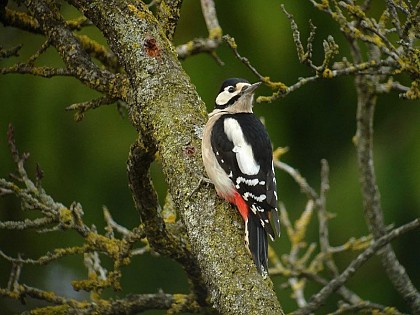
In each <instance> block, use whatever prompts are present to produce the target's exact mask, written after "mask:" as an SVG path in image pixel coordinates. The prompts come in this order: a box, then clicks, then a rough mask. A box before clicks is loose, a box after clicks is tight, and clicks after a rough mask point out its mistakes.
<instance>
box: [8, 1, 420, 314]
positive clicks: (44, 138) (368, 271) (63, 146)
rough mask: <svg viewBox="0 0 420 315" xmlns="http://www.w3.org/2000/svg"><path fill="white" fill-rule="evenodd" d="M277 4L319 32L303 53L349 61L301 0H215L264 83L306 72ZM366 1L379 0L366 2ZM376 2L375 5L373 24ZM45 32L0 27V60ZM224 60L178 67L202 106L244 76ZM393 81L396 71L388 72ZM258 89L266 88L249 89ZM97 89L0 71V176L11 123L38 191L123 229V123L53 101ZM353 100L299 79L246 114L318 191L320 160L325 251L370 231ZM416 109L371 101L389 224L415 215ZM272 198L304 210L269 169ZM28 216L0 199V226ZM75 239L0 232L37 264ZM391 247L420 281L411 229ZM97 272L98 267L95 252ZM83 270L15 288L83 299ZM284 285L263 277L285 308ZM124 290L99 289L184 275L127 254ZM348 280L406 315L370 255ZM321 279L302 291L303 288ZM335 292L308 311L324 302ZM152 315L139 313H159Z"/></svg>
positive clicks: (29, 277)
mask: <svg viewBox="0 0 420 315" xmlns="http://www.w3.org/2000/svg"><path fill="white" fill-rule="evenodd" d="M184 2H185V3H184V4H183V7H182V16H181V20H180V23H179V26H178V28H177V32H176V36H175V43H176V44H182V43H185V42H187V41H189V40H191V39H192V38H195V37H205V36H207V30H206V27H205V23H204V21H203V18H202V15H201V8H200V2H199V1H184ZM281 3H284V4H285V6H286V9H287V10H288V11H289V12H290V13H292V14H293V15H294V16H295V18H296V21H297V22H298V24H299V27H300V30H301V35H302V39H303V41H304V44H306V38H307V36H308V32H309V31H308V29H309V24H308V20H309V19H311V20H312V21H313V23H314V24H315V25H316V26H317V27H318V29H317V36H316V41H315V44H314V49H315V52H314V60H315V62H316V63H318V64H319V63H321V62H322V52H323V50H322V40H323V39H325V38H326V37H327V36H328V35H330V34H332V35H333V36H334V38H335V40H336V42H337V43H338V44H339V45H340V56H339V58H341V57H343V56H349V53H348V46H347V44H346V42H345V41H344V39H343V37H342V36H341V34H340V33H339V31H338V28H337V26H336V25H335V24H334V23H333V22H331V21H330V19H329V18H328V17H327V16H326V15H324V14H322V13H320V12H318V11H316V10H315V9H314V8H313V7H312V6H311V5H310V4H309V2H308V1H294V0H288V1H274V0H267V1H238V0H235V1H216V6H217V11H218V17H219V22H220V24H221V26H222V28H223V31H224V33H225V34H230V35H232V36H233V37H235V39H236V42H237V44H238V45H239V52H240V53H241V54H242V55H243V56H246V57H247V58H248V59H249V60H250V61H251V63H252V64H253V65H254V66H255V67H256V68H257V69H258V70H259V71H260V73H261V74H263V75H267V76H270V77H271V78H272V79H273V80H281V81H282V82H284V83H286V84H293V83H295V82H296V81H297V79H298V78H299V77H305V76H310V75H312V73H311V72H310V71H309V70H308V69H307V68H306V67H305V66H303V65H300V64H299V62H298V58H297V55H296V51H295V46H294V44H293V41H292V34H291V30H290V25H289V22H288V20H287V18H286V17H285V16H284V14H283V13H282V12H281V10H280V4H281ZM374 5H377V2H374ZM381 9H382V7H381V6H380V5H379V6H378V7H374V8H373V12H375V14H376V15H375V14H374V15H375V17H376V18H377V17H378V15H379V13H380V11H381ZM62 10H63V13H64V15H65V16H66V17H70V16H74V15H75V14H76V12H75V10H74V9H73V8H71V7H68V6H63V9H62ZM82 33H84V34H88V35H91V36H93V37H94V38H96V39H97V40H99V41H100V42H102V43H105V41H104V39H103V38H102V37H101V35H100V33H99V31H97V30H95V29H94V28H93V27H91V28H87V29H86V30H83V31H82ZM43 41H44V39H43V38H42V37H41V36H39V35H32V34H28V33H25V32H21V31H19V30H17V29H14V28H4V27H3V26H1V27H0V45H1V46H3V47H5V48H10V47H13V46H14V45H17V44H20V43H22V44H23V45H24V46H23V48H22V50H21V56H20V57H19V58H9V59H8V60H1V61H0V66H2V67H7V66H8V65H11V64H13V63H15V62H18V61H20V62H24V61H25V60H27V58H28V57H29V56H31V54H33V53H34V52H35V51H36V49H38V47H39V45H40V44H41V43H43ZM217 54H218V56H219V57H220V58H221V60H223V62H224V64H225V65H224V66H219V65H218V64H217V63H216V62H215V60H214V59H213V58H212V57H211V56H209V55H207V54H202V55H198V56H194V57H190V58H188V59H187V60H186V61H184V62H183V66H184V69H185V70H186V72H187V73H188V74H189V75H190V77H191V80H192V82H193V83H194V84H195V85H196V87H197V91H198V93H199V95H200V96H201V97H202V99H203V100H204V101H205V103H206V104H207V105H208V110H209V111H210V110H211V109H212V106H213V103H214V98H215V96H216V93H217V91H218V89H219V86H220V84H221V82H222V81H223V80H224V79H225V78H227V77H243V78H247V79H248V80H249V81H251V82H253V81H256V78H255V77H254V76H253V74H252V73H251V72H250V71H249V70H248V69H247V68H246V67H245V66H244V65H243V64H242V63H240V62H239V61H238V60H237V59H235V57H234V56H233V53H232V51H231V50H230V49H229V48H227V47H226V45H222V46H221V47H220V48H219V49H218V50H217ZM37 64H40V65H42V64H43V65H53V66H60V65H62V63H61V61H60V60H59V58H58V56H57V54H56V53H55V51H54V50H53V49H51V48H50V49H49V50H48V51H47V53H46V54H44V55H43V56H42V57H41V58H40V60H39V61H38V63H37ZM398 79H400V80H402V81H403V82H404V80H406V78H404V77H402V78H398ZM257 94H258V95H269V94H271V91H270V90H269V89H267V88H265V87H262V88H260V90H259V91H258V92H257ZM95 97H98V94H97V93H96V92H94V91H91V90H89V89H87V88H86V87H84V86H83V85H82V84H81V83H80V82H78V81H77V80H75V79H71V78H53V79H42V78H36V77H32V76H29V75H2V76H0V104H1V105H0V112H1V114H0V177H3V178H4V177H7V176H8V174H9V173H10V172H13V171H14V170H15V166H14V165H13V163H12V161H11V157H10V154H9V150H8V147H7V141H6V132H7V126H8V124H9V123H12V124H13V125H14V127H15V134H16V141H17V145H18V148H19V149H20V151H21V152H30V153H31V158H30V160H29V161H28V163H27V169H28V171H29V173H31V174H32V175H33V174H34V173H35V165H36V163H39V165H40V166H41V168H42V169H43V171H44V173H45V177H44V179H43V186H44V188H45V189H46V190H47V192H48V193H49V194H50V195H51V196H53V197H54V198H55V200H56V201H59V202H62V203H64V204H65V205H67V206H69V205H70V204H71V203H72V202H73V201H78V202H80V203H81V204H82V205H83V209H84V212H85V217H84V218H85V222H86V223H88V224H95V226H96V227H97V228H98V230H99V231H103V227H104V220H103V214H102V207H103V205H106V206H107V207H108V208H109V209H110V211H111V213H112V215H113V217H114V219H115V220H116V221H117V222H119V223H120V224H122V225H124V226H126V227H128V228H132V227H134V226H136V225H137V224H138V215H137V212H136V210H135V209H134V206H133V202H132V199H131V195H130V192H129V189H128V186H127V175H126V160H127V155H128V150H129V146H130V144H131V143H132V142H133V141H134V140H135V137H136V132H135V130H134V128H133V127H132V126H131V124H130V122H129V120H128V119H127V118H126V117H122V116H121V115H120V114H119V113H118V112H117V110H116V108H115V106H108V107H101V108H99V109H96V110H94V111H89V112H88V113H87V114H86V116H85V118H84V119H83V121H81V122H79V123H77V122H75V121H74V120H73V114H72V113H71V112H66V111H65V110H64V108H65V107H66V106H68V105H70V104H73V103H77V102H83V101H88V100H90V99H92V98H95ZM355 111H356V95H355V90H354V85H353V80H352V78H339V79H334V80H324V81H320V82H317V83H314V84H310V85H307V86H305V87H304V88H302V89H300V90H298V91H297V92H295V93H293V94H291V95H289V96H288V97H287V98H285V99H281V100H278V101H276V102H274V103H272V104H258V105H257V106H256V107H255V112H256V114H257V115H259V116H262V117H264V118H265V124H266V126H267V129H268V131H269V134H270V136H271V139H272V142H273V145H274V147H278V146H281V147H286V146H287V147H289V152H288V153H287V154H286V155H285V156H284V157H283V160H284V161H285V162H287V163H289V164H290V165H292V166H293V167H295V168H297V169H299V170H300V171H301V173H302V174H303V175H304V176H305V177H306V178H307V179H308V181H309V183H310V184H311V185H312V186H313V187H315V188H317V189H318V187H319V171H320V160H321V159H323V158H325V159H327V160H328V162H329V164H330V173H331V175H330V186H331V189H330V192H329V194H328V204H327V205H328V210H329V211H330V212H333V213H335V214H336V215H337V216H336V218H335V219H333V220H332V221H331V222H330V236H331V243H332V245H339V244H342V243H343V242H345V241H346V240H347V239H349V238H350V237H352V236H354V237H359V236H362V235H366V234H367V233H368V231H367V228H366V224H365V220H364V218H363V214H362V206H361V197H360V188H359V180H358V172H357V165H356V155H355V150H354V147H353V145H352V142H351V139H352V136H353V135H354V133H355ZM419 121H420V104H419V102H414V101H411V102H409V101H403V100H400V99H399V98H398V95H397V94H396V93H391V94H387V95H381V96H380V97H379V99H378V106H377V112H376V120H375V162H376V172H377V178H378V183H379V187H380V189H381V196H382V205H383V209H384V212H385V213H384V214H385V220H386V224H395V225H400V224H403V223H406V222H408V221H409V220H412V219H413V218H415V217H418V216H419V215H420V123H419ZM152 171H153V177H154V178H155V183H156V186H157V188H158V190H159V197H160V198H161V200H162V199H163V198H164V197H165V194H166V190H165V184H164V178H162V176H161V172H160V170H159V165H154V166H153V170H152ZM277 179H278V183H279V184H278V194H279V196H280V199H281V201H282V202H284V203H285V205H286V208H287V209H288V211H289V215H290V217H291V218H292V219H296V218H297V217H298V216H299V215H300V213H301V212H302V210H303V209H304V206H305V203H306V198H305V196H304V195H303V194H301V193H300V191H299V188H298V187H297V186H296V184H295V183H294V182H293V180H291V178H289V177H288V175H287V174H285V173H283V172H280V171H278V172H277ZM26 217H33V214H31V213H22V212H21V211H20V210H19V202H18V201H17V200H16V199H15V198H13V197H11V196H5V197H2V198H1V199H0V219H1V220H22V219H24V218H26ZM316 224H317V223H316V221H315V220H314V222H313V223H312V225H311V231H310V236H309V239H308V241H309V242H312V241H316V237H317V226H316ZM285 235H286V234H285V233H283V237H282V239H281V240H280V241H278V242H277V243H276V244H275V248H276V250H277V252H278V253H279V254H280V255H281V254H282V253H287V252H288V250H289V245H288V241H287V239H286V237H285ZM80 241H81V240H80V237H79V236H78V235H76V233H71V232H66V233H55V234H37V233H35V232H32V231H28V232H10V231H0V249H1V250H3V251H4V252H5V253H7V254H9V255H12V256H16V255H17V254H18V253H22V254H24V256H25V257H31V258H35V257H38V256H40V255H42V254H43V253H45V251H46V250H51V249H53V248H54V247H63V246H68V245H72V244H80ZM393 246H394V248H395V250H396V252H397V254H398V256H399V258H400V260H401V262H402V263H403V265H404V266H405V267H406V268H407V270H408V273H409V275H410V276H411V278H412V280H413V282H414V284H415V285H416V287H418V288H420V268H419V266H420V234H419V232H414V233H410V234H408V235H405V236H403V237H401V238H399V239H398V240H397V241H395V242H394V243H393ZM355 255H356V254H355V253H347V254H342V255H338V256H337V263H338V265H339V266H340V268H341V269H343V268H345V266H347V264H348V263H349V262H350V260H351V259H352V258H353V257H355ZM104 264H105V265H106V266H109V261H107V260H106V259H104ZM9 272H10V264H8V263H6V262H5V261H4V260H0V286H1V287H5V286H6V285H7V281H8V276H9ZM85 277H86V269H85V268H84V267H83V261H82V258H81V257H68V258H65V259H62V260H60V261H59V262H57V263H54V264H51V265H49V266H48V267H26V268H24V269H23V274H22V277H21V280H22V282H25V283H28V284H30V285H33V286H37V287H40V288H43V289H47V290H55V291H58V292H59V293H61V294H64V295H66V296H69V297H76V298H86V297H87V296H86V294H83V293H78V292H74V291H73V290H72V288H71V284H70V282H71V280H73V279H83V278H85ZM283 282H284V279H281V278H275V279H274V283H275V289H276V292H277V294H278V296H279V299H280V302H281V303H282V305H283V307H284V310H285V311H286V312H289V311H292V310H294V309H295V308H296V304H295V302H294V301H293V300H292V299H291V298H290V289H284V288H282V286H281V284H282V283H283ZM122 284H123V291H122V292H118V293H113V292H111V291H109V292H108V291H107V292H105V294H106V295H112V296H123V295H125V294H127V293H153V292H157V291H158V290H159V289H162V290H163V291H165V292H168V293H172V292H176V293H179V292H185V293H186V292H188V284H187V279H186V277H185V275H184V273H183V271H182V268H181V267H180V266H179V265H177V264H176V263H174V262H172V261H171V260H169V259H166V258H164V257H157V256H153V255H150V254H145V255H143V256H141V257H136V258H134V259H133V263H132V264H131V265H130V266H128V267H126V268H125V274H124V276H123V279H122ZM348 287H349V288H351V289H352V290H354V291H355V292H356V293H358V294H359V295H360V296H361V297H362V298H364V299H367V300H371V301H374V302H378V303H382V304H385V305H394V306H397V307H398V308H399V309H400V310H401V311H406V312H408V311H409V310H408V309H407V308H406V307H405V306H404V305H403V303H402V300H401V298H400V297H399V296H398V294H397V293H396V292H395V291H394V289H393V287H392V286H391V285H390V284H389V281H388V280H386V279H385V276H384V271H383V268H382V266H381V264H380V262H379V259H378V258H377V257H374V258H373V259H371V260H370V261H369V262H368V263H367V264H366V265H364V266H363V268H361V269H360V270H359V271H358V272H357V274H356V275H355V276H354V277H353V278H352V279H351V280H350V281H349V283H348ZM319 288H320V287H319V286H317V285H310V286H309V292H316V291H317V290H319ZM335 302H336V300H335V299H329V300H328V305H327V306H326V307H325V308H324V309H323V310H322V311H321V312H320V313H319V314H322V313H325V312H327V311H328V310H333V309H334V304H335ZM33 305H35V304H34V302H33V301H30V300H28V305H27V306H22V305H20V304H18V303H16V302H14V301H11V300H9V299H4V298H0V310H2V314H8V313H15V312H20V311H22V310H24V309H26V308H27V307H32V306H33ZM161 313H162V312H157V311H156V312H148V314H161Z"/></svg>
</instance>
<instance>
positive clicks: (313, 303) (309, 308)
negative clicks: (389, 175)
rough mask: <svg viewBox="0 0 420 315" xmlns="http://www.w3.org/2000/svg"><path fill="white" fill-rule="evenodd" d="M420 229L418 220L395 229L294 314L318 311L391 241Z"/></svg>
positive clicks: (375, 243) (301, 314)
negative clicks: (332, 294)
mask: <svg viewBox="0 0 420 315" xmlns="http://www.w3.org/2000/svg"><path fill="white" fill-rule="evenodd" d="M419 227H420V219H416V220H414V221H411V222H409V223H407V224H405V225H402V226H400V227H398V228H396V229H393V230H392V231H391V232H389V233H387V234H385V235H384V236H382V237H380V238H379V239H377V240H376V241H375V242H374V243H373V244H372V245H371V246H369V247H368V248H367V249H366V250H365V251H363V252H362V253H361V254H360V255H358V256H357V258H356V259H354V260H353V261H352V262H351V263H350V264H349V266H348V267H347V268H346V269H345V270H344V271H343V272H342V273H341V274H340V275H339V276H337V277H336V278H334V279H333V280H331V281H330V282H329V283H328V285H326V286H325V287H323V288H322V289H321V290H320V291H319V292H318V293H317V294H315V295H313V296H312V297H311V299H310V301H309V302H308V304H307V305H306V306H305V307H303V308H301V309H299V310H297V311H295V312H293V313H292V314H293V315H304V314H310V313H312V312H313V311H315V310H316V309H318V308H319V306H320V305H322V304H323V303H325V301H326V299H327V298H328V297H329V296H330V295H331V293H333V292H334V291H336V290H337V289H338V288H339V287H341V286H342V285H343V284H344V283H345V282H347V280H348V279H350V278H351V277H352V276H353V275H354V274H355V273H356V271H357V270H358V269H359V268H360V267H361V266H362V265H363V264H364V263H365V262H366V261H367V260H369V259H370V258H371V257H372V256H373V255H374V254H376V253H377V252H378V251H379V250H380V249H381V248H383V247H384V246H385V245H387V244H389V243H390V242H391V241H393V240H394V239H396V238H397V237H399V236H401V235H403V234H405V233H407V232H409V231H412V230H415V229H418V228H419Z"/></svg>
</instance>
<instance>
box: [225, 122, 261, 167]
mask: <svg viewBox="0 0 420 315" xmlns="http://www.w3.org/2000/svg"><path fill="white" fill-rule="evenodd" d="M223 124H224V131H225V133H226V136H227V137H228V139H229V140H230V141H232V142H233V146H234V147H233V150H232V151H233V152H235V153H236V160H237V161H238V165H239V169H240V170H241V172H242V173H244V174H246V175H256V174H258V172H259V171H260V166H259V165H258V163H257V162H256V161H255V159H254V154H253V152H252V148H251V146H250V145H249V144H248V143H247V142H246V141H245V137H244V134H243V133H242V129H241V126H240V125H239V123H238V122H237V121H236V120H235V119H233V118H226V119H225V121H224V122H223Z"/></svg>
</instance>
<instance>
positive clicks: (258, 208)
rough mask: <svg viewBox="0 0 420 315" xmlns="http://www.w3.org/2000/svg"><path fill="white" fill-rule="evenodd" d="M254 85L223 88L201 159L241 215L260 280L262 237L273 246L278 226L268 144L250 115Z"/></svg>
mask: <svg viewBox="0 0 420 315" xmlns="http://www.w3.org/2000/svg"><path fill="white" fill-rule="evenodd" d="M259 84H260V83H255V84H250V83H249V82H248V81H246V80H244V79H237V78H232V79H228V80H225V81H224V82H223V84H222V87H221V89H220V91H219V94H218V96H217V98H216V104H215V109H214V111H213V112H211V113H210V114H209V120H208V122H207V124H206V127H205V129H204V134H203V144H202V154H203V162H204V166H205V169H206V172H207V174H208V176H209V178H210V180H211V181H212V182H213V183H214V185H215V188H216V191H217V193H218V194H219V195H220V196H221V197H223V198H224V199H226V200H227V201H229V202H230V203H233V204H235V205H236V206H237V208H238V210H239V212H240V214H241V215H242V217H243V219H244V221H245V242H246V245H247V246H248V248H249V250H250V252H251V254H252V257H253V260H254V262H255V264H256V266H257V269H258V270H259V272H260V273H261V274H262V275H263V276H266V275H267V270H268V266H267V259H268V258H267V248H268V241H267V234H268V235H269V236H270V237H271V239H273V240H274V238H275V237H276V236H279V235H280V223H279V216H278V211H277V192H276V179H275V175H274V168H273V158H272V146H271V142H270V139H269V136H268V134H267V131H266V130H265V127H264V126H263V124H262V123H261V122H260V120H259V119H258V118H257V117H256V116H255V115H254V114H253V112H252V105H253V98H254V91H255V89H256V88H257V87H258V86H259ZM270 219H271V220H270ZM270 221H271V222H272V223H273V225H274V229H273V227H272V225H271V223H270Z"/></svg>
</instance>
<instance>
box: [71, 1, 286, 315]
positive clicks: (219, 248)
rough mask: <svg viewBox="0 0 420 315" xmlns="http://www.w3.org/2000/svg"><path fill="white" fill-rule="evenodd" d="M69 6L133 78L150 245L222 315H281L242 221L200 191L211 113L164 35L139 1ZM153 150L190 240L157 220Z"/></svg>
mask: <svg viewBox="0 0 420 315" xmlns="http://www.w3.org/2000/svg"><path fill="white" fill-rule="evenodd" d="M71 2H72V4H73V5H74V6H75V7H77V8H78V9H79V10H80V11H81V12H83V13H84V14H85V15H86V16H87V17H88V18H89V19H90V20H92V21H93V23H94V24H95V25H96V26H97V27H98V28H99V29H100V30H101V31H102V32H103V34H104V36H105V37H106V38H107V40H108V43H109V45H110V47H111V49H112V50H113V51H114V52H115V53H116V54H117V56H118V59H119V62H120V64H121V65H122V66H123V67H124V69H125V71H126V72H127V75H128V79H129V82H130V84H129V89H128V93H127V95H126V101H127V103H128V104H129V106H130V117H131V120H132V123H133V125H134V126H135V127H136V129H137V130H138V133H139V141H138V142H137V143H136V144H135V145H134V146H133V149H132V151H131V155H130V161H129V177H130V182H131V188H132V190H133V194H134V198H135V200H136V204H137V207H138V208H139V211H140V215H141V217H142V218H143V222H144V221H147V220H150V221H148V222H154V223H153V225H151V226H149V227H146V234H147V236H148V239H149V242H150V243H151V244H152V246H154V247H155V248H154V249H155V250H156V251H158V252H161V253H164V254H167V255H169V256H171V257H173V258H174V259H176V260H177V261H180V262H181V263H182V264H183V265H184V268H185V270H186V271H187V273H188V275H189V277H190V278H191V279H192V281H193V283H194V285H195V292H196V293H197V295H199V296H198V301H201V303H205V302H204V300H205V298H206V295H207V296H208V297H209V298H210V304H211V305H212V306H213V307H214V308H215V309H216V310H217V311H219V312H220V313H223V314H257V313H261V314H281V313H282V310H281V307H280V305H279V302H278V300H277V297H276V295H275V293H274V291H273V290H272V288H271V282H265V281H264V280H263V279H262V277H261V276H260V275H259V274H258V273H257V272H256V269H255V267H254V266H253V264H252V260H251V258H250V256H249V255H248V254H247V253H246V251H245V247H244V245H243V239H242V236H241V235H242V231H241V230H242V226H241V225H242V223H241V220H240V217H239V216H238V215H237V214H236V212H235V211H233V210H232V209H231V208H230V207H229V206H228V205H227V204H226V203H224V202H221V201H220V199H219V198H218V197H217V196H216V194H215V192H214V189H212V187H207V186H205V185H200V182H201V178H202V176H204V171H203V167H202V162H201V155H200V152H201V149H200V145H201V140H200V137H199V136H198V133H199V132H197V131H199V130H200V128H202V126H203V125H204V123H205V121H206V110H205V106H204V104H203V102H202V101H201V100H200V97H199V96H198V95H197V92H196V90H195V87H194V86H193V85H192V84H191V82H190V80H189V77H188V76H187V74H186V73H185V71H184V70H183V69H182V67H181V65H180V63H179V61H178V58H177V56H176V53H175V48H174V46H173V45H172V43H171V42H170V41H169V40H168V39H167V37H166V33H167V32H166V30H165V29H163V28H162V27H161V24H160V23H159V21H157V20H156V18H155V17H154V16H153V15H152V14H150V11H149V10H148V9H147V7H146V6H145V5H144V4H142V3H141V2H136V1H131V2H130V1H118V0H115V1H82V0H74V1H71ZM155 152H158V153H159V157H160V159H161V162H162V166H163V172H164V174H165V176H166V181H167V183H168V187H169V193H170V194H171V196H172V199H173V202H174V204H175V206H176V209H177V211H178V214H179V216H180V217H181V219H182V221H183V223H184V225H185V232H184V233H185V234H186V235H179V233H178V234H177V233H174V232H171V231H170V228H168V227H167V226H166V225H165V223H164V221H163V220H161V219H160V218H159V215H158V209H159V206H158V203H157V201H156V200H155V198H156V196H155V194H154V192H153V186H152V185H150V180H149V178H148V174H147V171H148V170H147V168H148V166H149V164H150V163H151V161H152V160H153V157H154V153H155ZM145 199H148V201H147V200H145ZM153 214H155V215H153ZM234 222H238V223H239V224H234ZM145 223H146V225H147V222H145ZM185 239H186V240H188V241H187V242H186V241H185ZM188 242H189V243H190V244H187V243H188ZM202 286H204V287H205V288H203V287H202ZM206 292H207V294H206Z"/></svg>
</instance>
